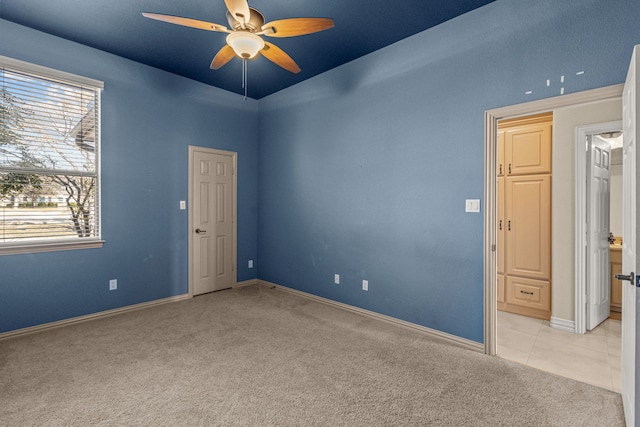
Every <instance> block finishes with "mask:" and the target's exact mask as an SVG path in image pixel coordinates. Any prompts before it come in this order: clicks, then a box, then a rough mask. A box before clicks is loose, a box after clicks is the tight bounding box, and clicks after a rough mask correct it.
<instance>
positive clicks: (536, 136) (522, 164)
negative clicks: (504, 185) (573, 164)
mask: <svg viewBox="0 0 640 427" xmlns="http://www.w3.org/2000/svg"><path fill="white" fill-rule="evenodd" d="M504 146H505V162H506V173H507V174H508V175H531V174H538V173H551V123H537V124H532V125H522V126H517V127H515V128H513V129H508V130H507V131H505V144H504Z"/></svg>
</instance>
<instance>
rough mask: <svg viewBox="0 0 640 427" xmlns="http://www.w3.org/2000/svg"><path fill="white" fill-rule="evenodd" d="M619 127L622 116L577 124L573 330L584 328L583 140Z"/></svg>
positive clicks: (584, 185)
mask: <svg viewBox="0 0 640 427" xmlns="http://www.w3.org/2000/svg"><path fill="white" fill-rule="evenodd" d="M615 131H622V120H617V121H613V122H605V123H596V124H593V125H584V126H578V127H576V140H575V147H574V148H575V162H576V163H575V190H576V193H575V196H576V197H575V206H574V208H575V233H576V244H575V278H576V283H575V306H574V309H575V314H574V316H575V329H574V332H575V333H576V334H584V333H585V332H586V331H587V299H586V296H587V254H586V252H585V251H584V250H581V249H584V248H588V246H589V242H588V239H587V236H586V235H587V228H586V223H587V212H586V210H585V209H581V207H582V206H586V203H587V199H588V196H587V152H586V151H585V150H584V149H583V148H584V141H585V139H586V137H587V136H588V135H594V134H598V133H603V132H615Z"/></svg>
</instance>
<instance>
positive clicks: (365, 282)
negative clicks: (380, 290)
mask: <svg viewBox="0 0 640 427" xmlns="http://www.w3.org/2000/svg"><path fill="white" fill-rule="evenodd" d="M362 290H363V291H368V290H369V281H368V280H363V281H362Z"/></svg>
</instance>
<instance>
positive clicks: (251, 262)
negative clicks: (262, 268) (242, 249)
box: [249, 259, 253, 268]
mask: <svg viewBox="0 0 640 427" xmlns="http://www.w3.org/2000/svg"><path fill="white" fill-rule="evenodd" d="M249 268H253V260H252V259H250V260H249Z"/></svg>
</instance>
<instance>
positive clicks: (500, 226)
mask: <svg viewBox="0 0 640 427" xmlns="http://www.w3.org/2000/svg"><path fill="white" fill-rule="evenodd" d="M498 227H499V229H500V230H502V220H500V225H499V226H498Z"/></svg>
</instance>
